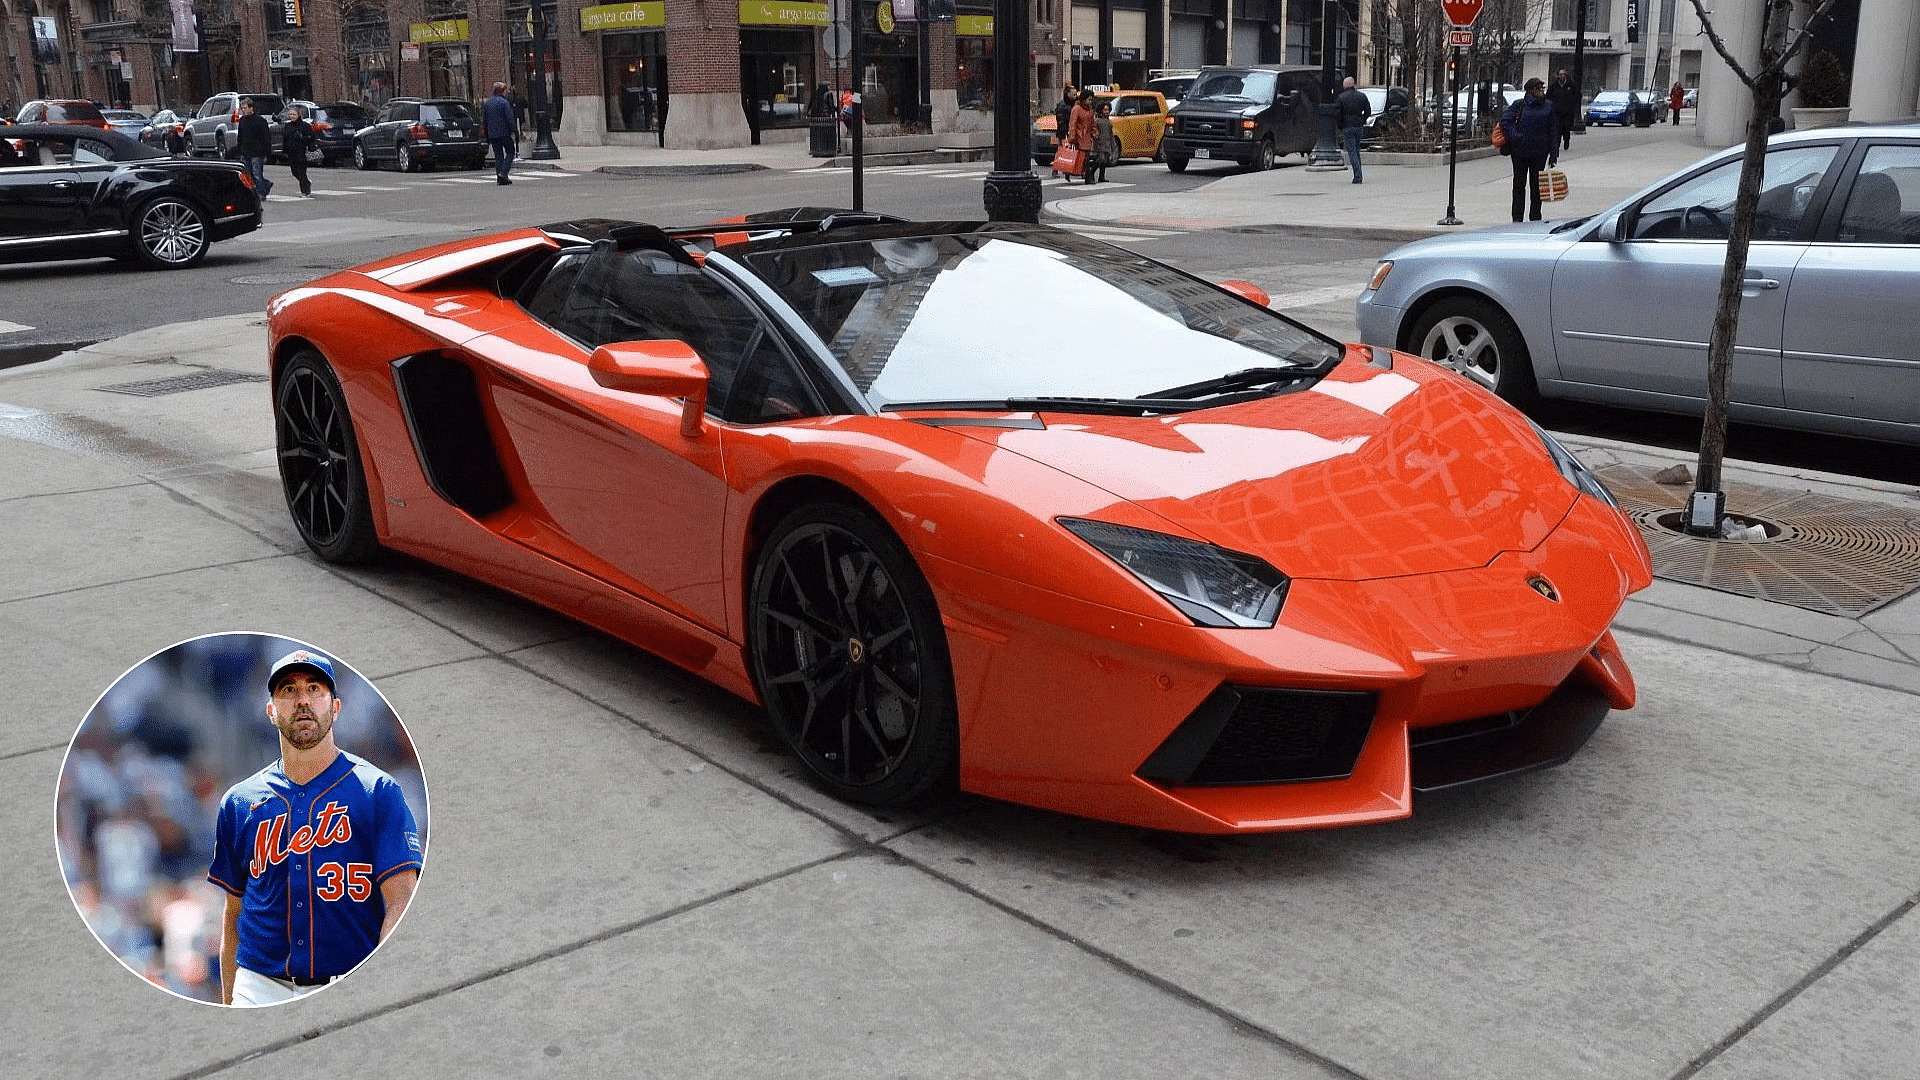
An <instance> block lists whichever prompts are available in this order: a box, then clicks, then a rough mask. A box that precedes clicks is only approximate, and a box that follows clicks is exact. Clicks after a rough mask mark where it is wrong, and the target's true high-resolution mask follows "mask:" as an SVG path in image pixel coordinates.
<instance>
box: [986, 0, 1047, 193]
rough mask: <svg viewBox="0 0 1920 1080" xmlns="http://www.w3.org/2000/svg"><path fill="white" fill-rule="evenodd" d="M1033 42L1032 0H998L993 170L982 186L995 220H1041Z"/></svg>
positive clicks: (994, 12)
mask: <svg viewBox="0 0 1920 1080" xmlns="http://www.w3.org/2000/svg"><path fill="white" fill-rule="evenodd" d="M1031 48H1032V46H1031V45H1030V43H1029V36H1028V26H1027V0H994V6H993V171H992V172H990V173H988V174H987V179H986V184H985V187H984V190H983V191H982V198H983V200H984V201H985V203H986V208H987V218H988V220H990V221H1029V222H1033V223H1035V224H1038V223H1039V221H1040V178H1039V177H1038V176H1035V175H1034V174H1033V168H1032V155H1033V147H1032V146H1031V145H1030V139H1029V135H1028V131H1029V129H1030V128H1031V127H1032V125H1033V117H1031V116H1030V115H1028V110H1027V99H1028V95H1029V91H1030V88H1031V85H1032V84H1031V82H1030V81H1029V80H1028V77H1027V76H1028V72H1027V64H1028V62H1029V55H1028V54H1029V53H1030V51H1031Z"/></svg>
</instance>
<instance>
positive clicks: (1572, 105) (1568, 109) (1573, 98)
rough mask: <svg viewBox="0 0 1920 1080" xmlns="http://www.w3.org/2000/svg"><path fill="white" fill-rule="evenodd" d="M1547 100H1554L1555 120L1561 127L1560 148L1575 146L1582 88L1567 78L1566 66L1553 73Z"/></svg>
mask: <svg viewBox="0 0 1920 1080" xmlns="http://www.w3.org/2000/svg"><path fill="white" fill-rule="evenodd" d="M1547 100H1549V101H1551V102H1553V120H1554V123H1555V124H1557V125H1559V128H1560V149H1562V150H1566V149H1569V148H1571V147H1572V146H1573V126H1574V125H1575V124H1577V123H1579V122H1580V88H1579V87H1577V86H1575V85H1573V80H1572V79H1569V78H1567V69H1566V68H1561V69H1560V70H1559V71H1556V72H1554V73H1553V85H1552V86H1549V87H1547Z"/></svg>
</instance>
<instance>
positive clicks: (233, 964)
mask: <svg viewBox="0 0 1920 1080" xmlns="http://www.w3.org/2000/svg"><path fill="white" fill-rule="evenodd" d="M340 706H341V700H340V698H339V696H338V695H337V694H336V692H335V690H334V682H333V662H332V661H331V660H329V659H328V658H327V657H325V656H323V655H321V654H320V653H317V652H310V651H307V650H305V649H301V650H298V651H296V652H291V653H288V654H287V655H286V656H283V657H281V658H280V659H279V660H278V661H277V662H275V663H274V665H273V668H272V669H271V671H269V673H268V675H267V721H268V722H269V723H271V724H272V725H273V726H274V727H275V728H276V729H277V730H278V731H279V732H280V760H279V761H277V762H274V763H273V764H271V765H268V766H267V767H266V768H264V769H261V770H260V771H259V772H257V773H254V774H253V775H252V776H250V777H248V778H247V779H245V780H242V781H240V782H239V783H237V784H235V785H233V787H232V788H230V789H228V791H227V794H226V797H225V798H223V799H221V800H220V813H219V818H218V823H217V825H216V826H215V837H214V854H213V865H212V867H211V869H209V870H208V871H207V880H208V881H211V882H212V883H213V884H215V885H218V886H220V888H222V889H223V890H225V891H226V894H227V903H226V913H225V921H224V923H223V925H222V928H221V935H220V1000H221V1002H222V1004H226V1005H272V1004H275V1003H277V1002H281V1001H291V1000H293V999H294V998H297V997H300V996H301V995H303V994H307V993H310V992H311V991H312V990H313V989H315V988H317V987H320V986H324V985H326V984H327V983H329V982H332V981H333V980H334V979H337V978H339V977H340V976H342V975H345V974H346V973H347V972H349V971H352V970H353V969H354V967H355V966H356V965H358V964H359V963H360V962H361V961H362V960H365V959H366V958H367V957H368V956H369V955H371V954H372V952H373V950H374V948H375V947H376V946H378V945H379V944H380V943H381V942H383V941H385V940H386V939H387V935H388V934H389V933H391V932H392V931H393V928H394V926H395V925H396V924H397V923H399V921H400V915H401V913H402V912H404V911H406V909H407V902H408V901H409V900H411V899H412V898H413V889H414V885H415V884H416V883H417V882H418V881H419V879H420V867H421V846H420V833H419V830H418V829H417V828H416V827H415V825H414V821H413V812H412V811H411V810H410V809H408V807H407V800H406V796H404V795H403V794H401V791H400V785H399V784H397V783H395V782H394V779H393V778H392V777H390V776H388V775H387V774H386V773H384V772H381V771H380V770H379V769H377V768H375V767H374V766H373V765H372V764H370V763H368V762H367V761H365V760H364V759H361V758H358V757H355V756H354V755H352V754H349V753H346V752H344V751H342V750H341V749H340V748H339V747H338V746H336V745H334V741H333V724H334V721H335V720H336V719H338V718H339V716H340Z"/></svg>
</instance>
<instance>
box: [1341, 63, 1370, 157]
mask: <svg viewBox="0 0 1920 1080" xmlns="http://www.w3.org/2000/svg"><path fill="white" fill-rule="evenodd" d="M1340 86H1341V90H1340V96H1339V97H1337V98H1335V99H1333V104H1334V108H1335V110H1336V111H1337V112H1338V113H1339V122H1340V143H1341V145H1343V146H1344V147H1346V150H1347V167H1348V168H1349V169H1352V170H1353V182H1354V183H1356V184H1357V183H1359V182H1360V140H1361V139H1362V138H1365V137H1366V134H1367V117H1369V116H1372V115H1373V103H1372V102H1370V101H1368V100H1367V95H1365V94H1363V93H1361V92H1360V91H1359V90H1357V89H1355V88H1354V85H1353V76H1351V75H1349V76H1347V77H1346V79H1345V81H1343V82H1342V83H1341V84H1340Z"/></svg>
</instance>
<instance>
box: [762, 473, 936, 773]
mask: <svg viewBox="0 0 1920 1080" xmlns="http://www.w3.org/2000/svg"><path fill="white" fill-rule="evenodd" d="M749 603H750V607H749V609H748V613H749V625H748V639H747V647H748V660H749V663H750V665H751V669H752V673H753V680H754V685H755V687H756V688H757V689H758V690H759V693H760V698H761V700H762V701H763V702H765V704H766V708H767V715H768V717H769V718H770V719H771V720H772V721H773V725H774V729H775V730H776V731H777V732H778V733H779V735H780V738H781V741H782V742H784V743H786V745H787V747H788V749H790V750H792V751H793V752H794V754H795V755H796V756H797V757H799V758H800V760H801V762H802V763H804V764H805V765H806V767H807V769H808V770H809V771H810V772H811V773H812V774H813V777H814V779H815V780H816V781H817V782H818V783H819V784H820V785H821V786H822V787H824V788H825V789H826V790H827V791H829V792H830V793H831V794H833V795H834V796H836V797H838V798H840V799H843V800H846V801H848V802H855V803H865V804H869V805H875V806H897V805H901V804H905V803H912V802H917V801H920V800H922V799H925V798H927V797H929V796H935V795H940V794H945V793H947V792H949V791H951V790H952V789H953V787H954V785H955V783H956V780H957V778H958V774H959V751H958V746H959V728H958V723H957V720H956V709H955V705H954V694H953V672H952V667H951V663H950V661H949V659H948V654H947V641H946V631H945V628H944V627H942V625H941V622H940V612H939V610H938V608H937V606H936V604H935V602H934V598H933V592H932V590H931V589H929V588H928V587H927V583H926V579H925V578H924V577H922V576H921V574H920V570H919V568H918V567H917V566H915V565H914V563H913V558H912V556H911V555H910V554H908V552H907V550H906V548H905V546H903V545H902V544H901V543H900V541H899V540H898V539H897V538H896V537H895V536H894V535H893V534H892V532H890V531H889V530H888V529H887V528H886V526H885V525H883V524H881V523H880V522H879V521H877V520H876V519H874V518H873V517H872V516H870V515H869V514H867V513H865V512H863V511H861V510H858V509H855V508H853V507H849V506H842V505H838V504H832V503H823V504H819V505H813V506H805V507H802V508H800V509H798V510H796V511H794V512H793V513H791V514H789V515H788V516H787V517H786V519H785V520H783V521H781V522H780V524H779V525H778V526H777V527H775V529H774V531H773V534H772V535H771V536H769V537H768V538H767V542H766V545H765V547H764V548H763V549H762V551H761V554H760V557H759V559H758V560H757V562H756V565H755V567H754V572H753V583H752V591H751V594H750V601H749Z"/></svg>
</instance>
